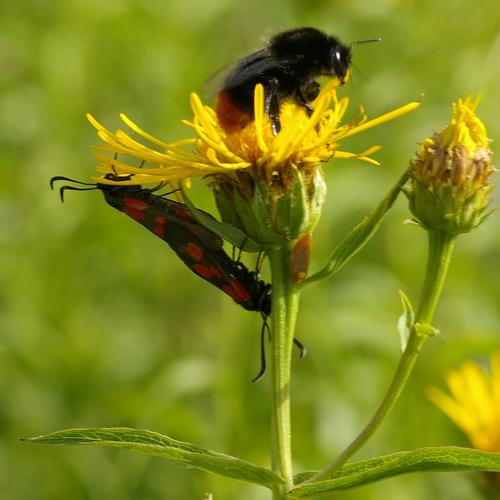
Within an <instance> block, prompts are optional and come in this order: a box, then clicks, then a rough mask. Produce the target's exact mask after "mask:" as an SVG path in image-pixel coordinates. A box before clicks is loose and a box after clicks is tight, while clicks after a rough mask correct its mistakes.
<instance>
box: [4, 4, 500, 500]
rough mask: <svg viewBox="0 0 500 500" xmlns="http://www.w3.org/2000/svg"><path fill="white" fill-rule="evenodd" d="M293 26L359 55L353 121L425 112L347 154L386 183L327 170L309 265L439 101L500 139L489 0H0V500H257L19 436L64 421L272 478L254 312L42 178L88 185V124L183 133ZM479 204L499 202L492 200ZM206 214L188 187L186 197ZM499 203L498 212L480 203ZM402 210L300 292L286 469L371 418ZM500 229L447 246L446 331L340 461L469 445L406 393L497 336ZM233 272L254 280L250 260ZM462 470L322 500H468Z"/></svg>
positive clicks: (87, 198) (210, 481)
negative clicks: (416, 105) (200, 100)
mask: <svg viewBox="0 0 500 500" xmlns="http://www.w3.org/2000/svg"><path fill="white" fill-rule="evenodd" d="M301 25H312V26H316V27H318V28H321V29H324V30H325V31H327V32H329V33H332V34H336V35H338V36H339V37H340V38H341V39H343V40H345V41H351V40H359V39H364V38H370V37H374V36H380V37H381V38H382V39H383V41H382V43H380V44H374V45H370V46H362V47H358V48H356V49H355V53H354V59H355V64H356V67H357V68H359V70H356V69H355V71H354V75H353V78H354V84H353V85H348V86H346V88H344V89H342V90H341V93H342V95H348V96H349V97H350V99H351V105H352V108H351V115H352V116H355V112H356V109H357V106H358V105H359V104H361V103H363V104H364V105H365V106H366V108H367V111H368V113H369V115H370V116H375V115H377V114H379V113H382V112H385V111H388V110H389V109H391V108H393V107H396V106H399V105H401V104H403V103H406V102H408V101H411V100H415V99H418V98H420V95H421V94H422V93H424V94H425V97H424V98H423V105H422V107H421V108H420V109H419V110H418V111H416V112H414V113H412V114H411V115H409V116H406V117H403V118H401V119H399V120H398V121H397V122H393V123H389V124H386V125H384V126H382V127H379V128H377V129H374V130H372V131H370V132H367V133H366V134H362V135H360V136H359V137H356V138H355V139H354V138H353V139H352V140H350V141H349V142H346V143H344V145H343V149H346V150H351V151H360V150H363V149H365V148H367V147H369V146H371V145H372V144H381V145H382V146H383V149H382V151H381V152H380V153H378V154H377V159H379V160H380V161H381V162H382V163H383V168H375V167H371V166H369V165H366V164H362V163H360V162H355V161H351V162H348V161H345V162H342V161H337V162H336V163H335V164H332V165H330V166H328V167H327V178H328V186H329V197H328V201H327V204H326V207H325V210H324V214H323V217H322V221H321V223H320V225H319V227H318V229H317V231H316V235H315V243H314V244H315V253H314V258H313V262H312V269H315V268H318V267H319V266H320V265H321V263H322V262H323V260H324V258H325V257H326V256H327V255H328V253H329V250H330V249H331V248H332V246H333V245H334V243H335V242H338V241H339V240H340V238H342V236H343V235H344V234H345V233H346V232H347V231H348V230H349V229H350V228H351V227H352V226H353V225H354V224H355V223H356V222H357V221H359V220H360V218H361V217H362V216H363V215H364V214H365V213H367V212H368V211H369V210H370V208H371V207H372V205H374V204H375V203H376V202H377V201H378V200H379V199H380V198H381V197H382V196H383V195H384V194H385V192H386V191H387V190H388V188H389V187H390V186H391V184H392V183H393V182H394V180H395V179H396V178H397V176H398V175H399V173H400V172H401V171H402V170H403V169H404V168H405V166H406V164H407V162H408V159H409V158H410V157H411V155H412V154H413V152H414V151H415V149H416V147H417V144H418V142H419V141H420V140H422V139H423V138H424V137H426V136H429V135H430V134H431V133H432V131H433V130H436V129H440V128H441V127H442V126H443V125H444V124H445V123H446V122H447V120H448V119H449V115H450V104H451V102H452V101H453V100H454V99H456V98H457V97H460V96H465V95H467V94H473V95H475V94H476V93H477V92H482V94H483V98H482V102H481V105H480V108H479V110H480V115H481V117H482V118H483V120H484V122H485V123H486V125H487V127H488V130H489V135H490V137H491V138H492V139H493V141H494V142H493V145H492V148H493V149H495V148H496V144H497V143H498V140H499V137H500V120H499V118H498V116H499V111H500V98H499V92H498V85H499V83H498V82H499V81H500V65H499V64H498V61H499V60H500V5H499V4H498V3H497V2H492V1H490V0H478V1H476V2H474V3H472V2H469V1H465V0H461V1H459V0H457V1H442V2H435V1H431V0H423V1H416V0H413V1H404V0H401V1H398V0H393V1H382V0H349V1H347V0H345V1H326V0H310V1H298V0H295V1H284V0H278V1H274V2H272V3H271V2H269V1H268V0H254V1H252V2H243V1H236V0H204V1H203V2H201V1H199V2H196V1H194V0H172V1H164V2H161V1H151V0H150V1H139V0H137V1H132V0H130V1H126V0H107V1H98V0H64V1H62V0H60V1H48V0H24V1H14V0H3V2H2V4H1V6H0V163H1V168H0V177H1V182H0V186H1V187H0V190H1V192H0V218H1V231H0V257H1V263H2V265H1V268H0V279H1V292H0V498H1V499H9V500H14V499H16V500H17V499H23V500H35V499H43V500H52V499H54V500H59V499H72V500H109V499H115V500H119V499H137V500H139V499H140V500H156V499H158V500H159V499H182V500H183V499H189V500H191V499H199V500H201V499H202V498H203V495H204V492H212V493H213V494H214V498H215V500H227V499H234V498H238V499H239V500H251V499H261V498H266V497H267V494H266V493H265V492H264V491H263V490H261V489H259V488H258V487H255V486H252V485H246V484H244V483H237V482H233V481H231V480H226V479H222V478H218V477H215V476H211V475H208V474H204V473H201V472H197V471H194V470H188V469H183V468H179V467H177V466H175V465H171V464H169V463H167V462H166V461H163V460H161V459H154V458H151V457H147V456H141V455H135V454H132V453H130V452H126V451H116V450H103V449H97V448H75V447H68V448H63V447H43V446H30V445H26V444H23V443H21V442H20V441H19V438H21V437H26V436H34V435H38V434H43V433H47V432H50V431H53V430H58V429H63V428H69V427H78V426H121V425H123V426H133V427H138V428H148V429H151V430H156V431H159V432H163V433H166V434H169V435H171V436H173V437H176V438H177V439H181V440H186V441H192V442H195V443H198V444H200V445H203V446H207V447H210V448H212V449H215V450H218V451H223V452H227V453H229V454H232V455H236V456H240V457H242V458H244V459H247V460H249V461H253V462H255V463H258V464H261V465H267V464H268V449H269V432H268V420H269V387H268V383H269V380H268V379H267V378H264V379H263V380H262V381H261V382H259V383H257V384H252V383H250V380H251V379H252V377H253V376H254V375H255V373H256V370H257V369H258V365H259V360H258V350H259V343H258V334H259V330H260V326H261V320H260V318H259V315H258V314H253V313H249V312H246V311H244V310H243V309H241V308H239V307H237V306H236V305H235V304H233V303H232V301H231V300H230V299H229V298H228V297H227V296H225V295H223V294H222V293H220V292H219V291H218V290H217V289H215V288H214V287H212V286H210V285H209V284H207V283H205V282H203V281H201V280H199V279H198V278H197V277H196V276H195V275H194V274H192V273H190V272H189V271H188V270H187V268H186V267H185V266H184V265H183V264H182V263H181V262H180V260H178V259H177V258H176V256H175V255H174V254H173V252H172V251H170V249H168V248H167V247H166V246H165V245H164V244H163V243H162V242H160V241H159V240H158V239H157V238H154V237H153V236H152V235H151V234H149V233H148V232H147V231H145V230H144V229H142V228H141V227H140V226H139V225H138V224H135V223H134V222H132V221H131V220H129V219H127V218H126V217H124V216H122V215H121V214H119V213H118V212H116V211H114V210H111V209H110V208H109V207H108V206H107V205H106V204H105V203H104V202H103V200H102V197H101V196H100V194H99V193H94V192H91V193H67V194H68V195H67V197H66V202H65V204H64V205H62V204H61V203H60V201H59V198H58V194H57V193H56V192H51V191H50V189H49V186H48V181H49V178H50V177H51V176H53V175H66V176H70V177H74V178H76V179H82V180H85V179H86V178H88V177H89V176H90V175H92V173H93V167H94V159H93V155H92V152H91V150H90V148H89V145H91V144H94V143H95V142H96V138H95V135H94V132H93V130H92V128H91V127H90V126H89V125H88V123H87V122H86V120H85V113H86V112H92V113H93V114H94V115H95V116H96V117H97V118H98V119H99V120H101V122H103V123H105V124H106V125H108V126H109V127H111V128H114V127H117V126H118V124H119V120H118V118H117V115H118V113H119V112H121V111H124V112H126V113H127V114H128V115H129V116H130V117H132V118H133V119H134V120H135V121H136V122H137V123H139V124H141V125H142V126H143V127H144V128H145V129H146V130H148V131H150V132H152V133H153V134H155V135H157V136H159V137H162V138H164V139H165V140H167V141H169V140H173V139H176V138H180V137H186V136H187V135H188V134H189V131H188V130H187V129H186V128H185V127H184V126H183V125H182V124H181V123H180V120H181V118H184V117H185V118H189V117H190V116H191V112H190V109H189V103H188V93H189V92H190V91H192V90H197V91H199V92H202V88H203V82H204V81H205V80H206V79H207V77H208V76H210V75H211V74H212V73H213V72H214V71H215V70H216V69H218V68H219V67H220V66H222V65H224V64H226V63H227V62H229V61H232V60H234V59H236V58H238V57H241V56H243V55H245V54H246V53H248V52H250V51H252V50H255V49H257V48H260V47H261V46H262V36H269V35H270V34H272V33H275V32H277V31H280V30H283V29H287V28H291V27H296V26H301ZM497 198H498V195H497ZM192 199H195V200H196V202H197V204H198V205H199V206H201V207H205V208H207V209H208V210H211V209H213V202H212V200H211V198H210V193H209V191H208V189H207V188H206V187H204V186H203V181H196V182H195V187H194V191H193V195H192ZM494 203H495V202H494ZM407 217H409V214H408V211H407V207H406V203H405V202H404V201H403V200H399V201H398V203H397V206H396V207H395V208H394V210H393V211H392V212H391V213H390V215H389V217H388V218H387V220H386V222H385V224H384V226H383V227H382V229H381V231H380V232H379V233H378V234H377V236H376V238H375V239H374V240H373V241H372V242H371V243H370V244H369V246H368V247H367V248H366V249H365V250H363V252H362V253H361V254H360V255H359V256H358V257H357V258H356V259H355V260H354V261H353V262H352V263H351V265H349V266H348V267H347V268H345V269H344V270H343V271H342V272H341V273H340V274H338V275H337V276H336V277H335V278H334V279H331V280H327V281H324V282H321V283H319V284H317V285H314V286H311V287H310V288H308V289H307V290H306V291H305V293H304V294H303V299H302V304H301V305H302V307H301V315H300V318H299V322H298V331H297V336H298V337H299V338H300V339H301V340H302V341H303V342H304V343H305V344H306V345H307V347H308V349H309V354H308V356H307V357H306V358H305V359H303V360H300V361H298V360H295V361H294V379H293V429H294V441H293V445H294V456H295V469H296V471H297V472H299V471H302V470H308V469H311V468H315V467H319V466H321V465H324V464H325V463H326V461H328V460H330V459H331V458H332V457H333V455H335V454H336V453H337V452H339V451H341V449H343V447H344V446H345V445H346V444H347V443H348V442H349V440H350V439H351V438H352V437H353V436H354V435H355V433H356V432H358V431H359V430H360V429H361V427H362V426H363V425H364V424H365V423H366V421H367V419H368V417H369V415H370V414H371V412H372V411H373V410H374V408H375V406H376V405H377V404H378V402H379V400H380V398H381V394H382V391H384V390H385V388H386V386H387V383H388V381H389V378H390V376H391V374H392V371H393V370H394V367H395V365H396V363H397V360H398V356H399V339H398V337H397V333H396V329H395V323H396V320H397V317H398V315H399V314H400V304H399V298H398V289H404V290H405V291H406V292H407V293H408V295H409V296H410V297H411V298H412V299H413V300H414V301H416V300H417V298H418V293H419V286H420V284H421V280H422V271H423V265H424V256H425V235H424V233H423V231H421V230H419V229H418V228H416V227H414V226H408V225H403V224H402V223H403V221H404V220H405V219H406V218H407ZM499 229H500V223H499V219H498V216H496V215H495V216H493V217H492V218H491V219H490V220H488V221H487V222H486V223H485V224H484V225H483V226H482V227H481V228H480V229H479V230H477V231H475V232H474V233H473V234H472V235H466V236H464V237H462V238H460V240H459V242H458V245H457V248H456V254H455V258H454V261H453V263H452V266H451V271H450V276H449V279H448V282H447V284H446V287H445V291H444V296H443V299H442V302H441V303H440V306H439V309H438V312H437V316H436V319H435V323H436V325H437V326H438V327H439V328H440V329H441V331H442V335H441V336H440V337H439V338H436V339H433V340H432V341H430V342H429V343H428V345H427V346H426V349H425V352H424V353H423V355H422V356H421V359H420V360H419V362H418V366H417V368H416V371H415V373H414V376H413V378H412V380H411V382H410V384H409V387H408V389H407V391H406V392H405V394H404V396H403V398H402V399H401V401H400V403H399V405H398V407H397V409H396V410H395V411H394V412H393V413H392V414H391V415H390V417H389V418H388V419H387V421H386V422H385V424H384V425H383V427H382V428H381V430H380V431H379V432H378V434H377V435H376V436H375V437H374V438H373V439H372V440H371V441H370V443H369V445H368V446H367V447H366V448H365V449H363V450H362V451H361V452H360V453H359V454H358V455H357V457H356V458H363V457H369V456H373V455H375V454H382V453H389V452H392V451H396V450H402V449H410V448H413V447H418V446H428V445H443V444H458V445H465V444H467V442H466V440H465V438H464V436H463V435H462V434H461V433H460V432H459V431H458V430H456V429H455V428H454V427H453V426H452V424H451V423H449V422H448V421H447V420H446V417H444V416H443V415H442V414H441V413H439V411H438V410H437V409H435V408H434V407H433V406H432V405H431V404H430V403H429V402H428V401H427V400H426V398H425V394H424V391H425V388H426V387H427V386H428V385H430V384H438V385H441V386H442V385H443V384H442V377H443V374H444V373H445V372H446V371H447V370H448V369H450V368H452V367H455V366H457V364H459V363H460V362H461V361H463V360H464V359H466V358H474V359H478V360H480V361H485V360H486V359H487V356H488V353H489V352H491V351H492V350H494V349H496V348H498V345H499V340H500V307H499V303H500V279H499V272H498V266H499V263H500V230H499ZM247 263H248V265H252V261H251V260H248V261H247ZM470 479H471V477H470V476H467V475H465V474H441V475H437V474H435V475H422V474H415V475H409V476H405V477H400V478H395V479H390V480H387V481H385V482H380V483H376V484H373V485H370V486H366V487H363V488H360V489H357V490H354V491H352V492H341V493H339V494H337V495H336V496H335V498H338V499H339V500H344V499H346V500H347V499H359V498H364V499H367V500H371V499H380V498H384V500H393V499H394V500H395V499H401V498H405V499H406V500H420V499H422V498H439V499H440V500H466V499H467V500H469V499H474V498H477V496H476V494H475V493H474V490H473V488H472V482H471V480H470Z"/></svg>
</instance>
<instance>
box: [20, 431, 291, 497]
mask: <svg viewBox="0 0 500 500" xmlns="http://www.w3.org/2000/svg"><path fill="white" fill-rule="evenodd" d="M26 441H27V442H29V443H43V444H83V445H89V444H93V445H98V446H111V447H114V448H127V449H129V450H133V451H138V452H141V453H146V454H148V455H155V456H159V457H163V458H166V459H167V460H169V461H171V462H176V463H181V464H185V465H188V466H191V467H195V468H197V469H201V470H204V471H208V472H213V473H215V474H219V475H221V476H225V477H230V478H233V479H240V480H242V481H249V482H251V483H257V484H260V485H262V486H266V487H268V488H271V487H272V486H273V485H276V484H281V483H284V480H283V479H282V478H281V477H280V476H279V475H278V474H276V473H275V472H273V471H270V470H268V469H264V468H263V467H258V466H257V465H253V464H251V463H249V462H245V461H243V460H240V459H239V458H235V457H231V456H229V455H225V454H223V453H217V452H215V451H211V450H207V449H205V448H201V447H200V446H196V445H194V444H191V443H184V442H182V441H177V440H175V439H172V438H170V437H168V436H164V435H162V434H158V433H157V432H151V431H146V430H138V429H128V428H126V427H114V428H113V427H110V428H89V429H68V430H64V431H58V432H53V433H51V434H46V435H45V436H39V437H35V438H30V439H27V440H26Z"/></svg>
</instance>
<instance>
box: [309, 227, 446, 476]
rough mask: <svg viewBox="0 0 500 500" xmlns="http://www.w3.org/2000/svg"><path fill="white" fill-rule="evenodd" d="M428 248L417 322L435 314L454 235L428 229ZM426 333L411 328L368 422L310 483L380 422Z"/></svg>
mask: <svg viewBox="0 0 500 500" xmlns="http://www.w3.org/2000/svg"><path fill="white" fill-rule="evenodd" d="M428 236H429V248H428V257H427V268H426V271H425V279H424V284H423V286H422V293H421V297H420V304H419V307H418V311H417V315H416V318H415V322H416V323H424V324H431V322H432V318H433V316H434V311H435V309H436V306H437V303H438V300H439V297H440V295H441V291H442V289H443V284H444V280H445V278H446V274H447V272H448V267H449V263H450V260H451V254H452V251H453V246H454V243H455V237H454V236H450V235H449V234H446V233H442V232H438V231H430V230H429V231H428ZM427 338H428V335H422V334H420V335H419V334H418V332H417V329H416V328H413V329H412V332H411V334H410V336H409V339H408V343H407V345H406V349H405V350H404V352H403V354H402V356H401V359H400V361H399V364H398V367H397V369H396V372H395V374H394V376H393V379H392V382H391V384H390V386H389V389H388V390H387V393H386V395H385V397H384V399H383V400H382V403H381V404H380V406H379V407H378V409H377V411H376V412H375V414H374V415H373V417H372V418H371V420H370V421H369V422H368V424H367V425H366V427H365V428H364V429H363V430H362V431H361V433H360V434H359V435H358V436H357V437H356V439H354V441H352V443H351V444H350V445H349V446H348V447H347V448H346V449H345V450H344V451H343V452H342V453H341V454H340V455H339V456H338V457H337V458H336V459H335V460H333V461H332V462H331V463H330V464H328V465H327V466H326V467H325V468H323V469H322V470H321V471H319V472H318V473H317V474H316V475H314V476H313V477H312V478H310V479H308V480H307V481H305V482H306V483H313V482H316V481H319V480H321V479H324V478H325V477H327V476H329V475H330V474H331V473H332V472H333V471H335V470H336V469H338V468H339V467H341V466H342V465H343V464H344V463H345V462H346V461H347V460H349V458H351V457H352V455H354V453H356V452H357V451H358V450H359V449H360V448H361V447H362V446H363V445H364V444H365V443H366V442H367V441H368V439H369V438H370V437H371V436H372V435H373V433H374V432H375V431H376V430H377V429H378V427H379V426H380V424H381V423H382V421H383V419H384V417H385V416H386V415H387V414H388V413H389V412H390V411H391V410H392V408H393V407H394V405H395V404H396V401H397V400H398V398H399V396H400V395H401V393H402V391H403V389H404V387H405V385H406V382H407V381H408V378H409V376H410V374H411V372H412V370H413V367H414V365H415V361H416V359H417V356H418V354H419V353H420V350H421V349H422V346H423V344H424V343H425V341H426V340H427Z"/></svg>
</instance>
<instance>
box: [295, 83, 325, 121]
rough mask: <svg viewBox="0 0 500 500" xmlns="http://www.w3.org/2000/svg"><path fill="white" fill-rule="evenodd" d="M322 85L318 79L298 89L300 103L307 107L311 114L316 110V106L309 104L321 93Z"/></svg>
mask: <svg viewBox="0 0 500 500" xmlns="http://www.w3.org/2000/svg"><path fill="white" fill-rule="evenodd" d="M320 88H321V87H320V85H319V83H318V82H316V81H314V80H313V81H312V82H309V83H307V84H306V85H304V86H303V87H301V88H299V90H298V91H297V99H298V101H299V103H300V104H301V105H302V106H304V108H306V111H307V114H308V115H309V116H311V115H312V114H313V112H314V108H313V107H312V106H311V105H310V104H309V102H310V101H314V99H316V97H318V95H319V91H320Z"/></svg>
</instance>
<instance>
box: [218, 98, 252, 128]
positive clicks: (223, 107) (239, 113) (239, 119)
mask: <svg viewBox="0 0 500 500" xmlns="http://www.w3.org/2000/svg"><path fill="white" fill-rule="evenodd" d="M215 113H216V114H217V118H218V119H219V123H220V126H221V127H222V128H223V129H224V131H225V132H226V133H228V134H231V133H233V132H237V131H238V130H241V129H243V128H245V127H246V126H247V125H248V123H249V122H250V121H251V118H250V116H249V115H248V113H247V112H246V111H244V110H242V109H240V108H238V107H237V106H235V105H234V103H233V101H232V99H231V96H230V95H229V93H228V92H226V91H222V92H221V93H220V94H219V95H218V96H217V103H216V104H215Z"/></svg>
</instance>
